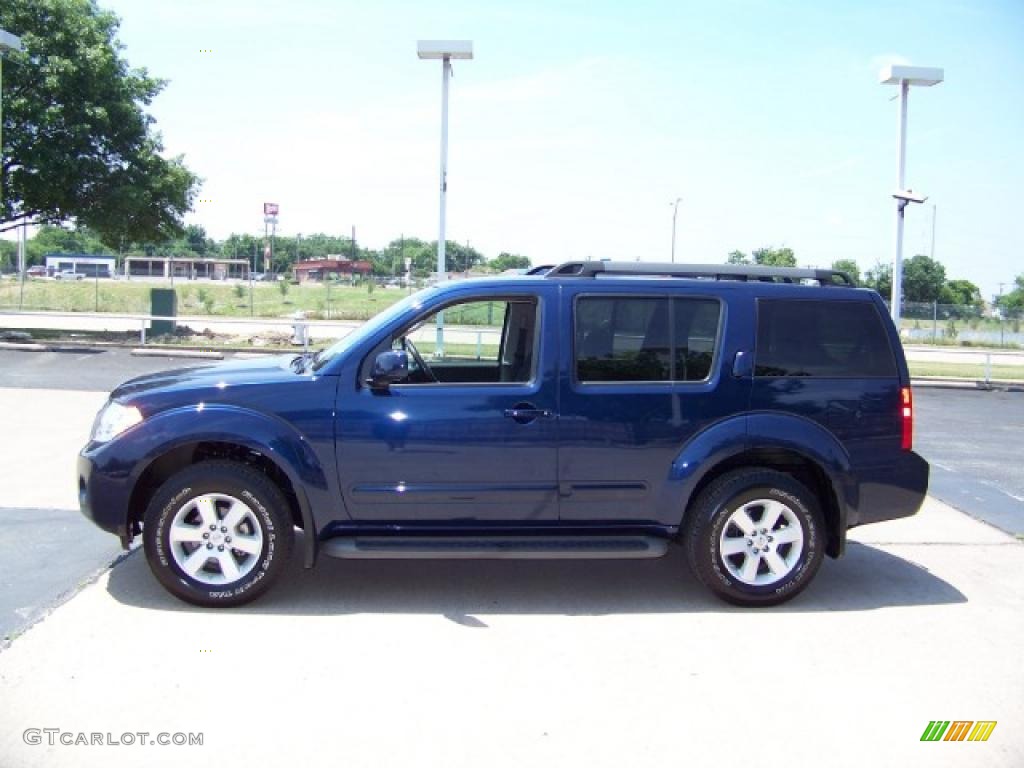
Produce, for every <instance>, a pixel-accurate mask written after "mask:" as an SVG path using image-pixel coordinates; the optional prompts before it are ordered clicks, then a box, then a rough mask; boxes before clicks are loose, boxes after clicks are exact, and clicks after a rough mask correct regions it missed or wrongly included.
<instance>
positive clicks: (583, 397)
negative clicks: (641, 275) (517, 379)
mask: <svg viewBox="0 0 1024 768" xmlns="http://www.w3.org/2000/svg"><path fill="white" fill-rule="evenodd" d="M638 283H639V281H638ZM639 285H640V286H643V285H644V283H639ZM564 290H565V291H566V294H567V295H566V297H565V300H564V301H563V302H562V307H563V312H566V311H568V313H569V314H570V316H569V317H567V318H563V322H562V329H563V340H562V344H561V347H562V349H563V350H564V352H563V354H562V355H561V369H560V377H559V378H560V385H559V386H560V394H561V396H560V408H559V412H560V419H559V421H560V429H559V438H560V439H559V460H558V466H559V493H560V496H561V503H560V509H559V517H560V519H561V520H562V521H563V522H564V521H579V522H587V521H591V522H595V523H608V522H613V521H619V522H628V523H644V522H650V523H661V524H667V525H674V524H678V522H679V517H680V515H681V510H678V509H672V508H671V504H669V503H667V496H666V485H667V481H668V478H669V473H670V469H671V465H672V461H673V460H674V458H675V457H676V455H677V454H678V452H679V450H680V448H681V447H682V446H683V444H684V443H685V442H686V441H687V440H688V439H689V438H690V437H692V436H693V435H694V434H696V433H697V432H699V431H700V430H702V429H704V428H705V427H706V426H708V425H710V424H711V423H713V422H715V421H717V420H718V419H720V418H722V417H723V416H726V415H729V414H730V413H735V412H737V411H741V410H743V409H744V408H745V407H746V404H747V398H748V397H749V379H747V380H745V381H744V380H739V379H734V378H733V377H732V376H731V373H730V372H731V360H732V354H733V353H734V350H730V349H729V348H727V347H726V346H724V345H723V343H722V336H723V328H724V326H725V324H726V323H727V322H728V317H729V314H730V313H729V312H728V308H727V302H725V301H724V300H721V299H720V298H719V297H717V296H715V295H713V294H711V293H710V292H704V291H703V290H702V289H701V287H696V286H695V287H694V289H693V292H692V293H688V294H681V293H680V294H676V293H674V292H670V291H668V290H665V289H664V288H662V287H661V286H658V287H656V288H653V289H652V288H650V287H648V288H643V287H638V288H632V287H631V286H621V285H619V286H607V287H599V286H594V287H593V288H592V289H591V288H589V287H588V286H586V285H585V284H584V285H573V286H566V287H565V289H564ZM748 349H749V346H748ZM726 358H728V360H726Z"/></svg>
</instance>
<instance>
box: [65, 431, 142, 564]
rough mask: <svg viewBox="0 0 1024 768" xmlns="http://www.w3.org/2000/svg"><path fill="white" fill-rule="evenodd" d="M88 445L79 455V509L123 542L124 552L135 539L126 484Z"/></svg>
mask: <svg viewBox="0 0 1024 768" xmlns="http://www.w3.org/2000/svg"><path fill="white" fill-rule="evenodd" d="M92 445H94V444H90V445H87V446H86V447H85V448H83V449H82V452H81V453H79V454H78V472H77V475H78V508H79V509H80V510H81V512H82V514H83V515H84V516H85V517H86V518H88V519H89V520H91V521H92V522H93V523H95V524H96V525H97V526H98V527H100V528H101V529H103V530H104V531H107V532H109V533H113V534H115V535H116V536H117V537H118V538H119V539H121V546H123V547H124V548H125V549H127V548H128V545H129V544H130V543H131V540H132V531H131V528H130V524H129V522H128V500H129V497H130V493H129V491H128V487H127V483H125V482H124V481H123V480H120V479H119V478H118V477H117V475H116V474H113V475H112V474H110V473H109V470H107V469H105V468H104V467H103V466H102V464H101V463H100V462H99V461H97V456H96V454H95V452H94V451H90V450H89V449H90V447H91V446H92Z"/></svg>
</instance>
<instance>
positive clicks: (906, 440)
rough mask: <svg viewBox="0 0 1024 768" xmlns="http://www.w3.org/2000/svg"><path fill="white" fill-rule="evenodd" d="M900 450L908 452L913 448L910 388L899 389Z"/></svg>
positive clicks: (912, 403)
mask: <svg viewBox="0 0 1024 768" xmlns="http://www.w3.org/2000/svg"><path fill="white" fill-rule="evenodd" d="M900 409H901V410H900V426H901V434H900V448H902V449H903V450H904V451H909V450H910V449H911V448H913V447H914V396H913V394H912V393H911V391H910V387H900Z"/></svg>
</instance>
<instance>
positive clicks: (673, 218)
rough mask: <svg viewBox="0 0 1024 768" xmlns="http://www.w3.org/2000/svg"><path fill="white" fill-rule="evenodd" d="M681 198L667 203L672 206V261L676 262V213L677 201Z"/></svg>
mask: <svg viewBox="0 0 1024 768" xmlns="http://www.w3.org/2000/svg"><path fill="white" fill-rule="evenodd" d="M682 199H683V198H681V197H677V198H676V201H675V202H674V203H669V205H671V206H672V263H673V264H675V263H676V214H678V213H679V201H680V200H682Z"/></svg>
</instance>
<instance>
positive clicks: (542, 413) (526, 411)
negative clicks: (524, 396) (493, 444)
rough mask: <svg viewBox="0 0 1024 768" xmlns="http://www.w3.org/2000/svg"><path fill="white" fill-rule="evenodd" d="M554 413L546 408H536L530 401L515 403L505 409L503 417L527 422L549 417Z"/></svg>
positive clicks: (523, 422) (520, 422) (522, 422)
mask: <svg viewBox="0 0 1024 768" xmlns="http://www.w3.org/2000/svg"><path fill="white" fill-rule="evenodd" d="M552 416H554V414H553V413H552V412H551V411H549V410H547V409H546V408H536V407H534V406H533V405H532V404H531V403H516V405H515V406H513V407H512V408H506V409H505V418H508V419H512V420H513V421H515V422H517V423H519V424H529V423H530V422H531V421H533V420H534V419H550V418H551V417H552Z"/></svg>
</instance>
